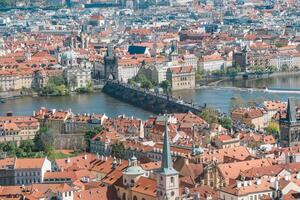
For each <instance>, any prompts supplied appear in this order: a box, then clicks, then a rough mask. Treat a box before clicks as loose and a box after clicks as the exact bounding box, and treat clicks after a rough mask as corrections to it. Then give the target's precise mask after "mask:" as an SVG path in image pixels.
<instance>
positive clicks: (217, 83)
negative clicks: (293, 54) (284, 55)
mask: <svg viewBox="0 0 300 200" xmlns="http://www.w3.org/2000/svg"><path fill="white" fill-rule="evenodd" d="M295 75H300V71H291V72H274V73H272V74H264V75H257V76H255V75H252V76H250V77H248V78H247V79H245V78H243V76H242V75H240V76H237V77H235V78H234V79H231V78H230V77H226V78H225V77H224V78H222V79H221V80H216V81H214V82H211V83H209V84H207V85H206V86H222V87H223V86H224V82H225V81H242V80H245V81H255V80H265V79H270V78H276V77H278V78H279V77H287V78H288V77H289V76H295ZM241 88H259V89H262V88H264V87H263V86H261V87H241Z"/></svg>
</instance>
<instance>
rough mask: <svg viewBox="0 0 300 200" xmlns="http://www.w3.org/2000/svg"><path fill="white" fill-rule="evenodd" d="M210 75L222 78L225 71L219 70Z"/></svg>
mask: <svg viewBox="0 0 300 200" xmlns="http://www.w3.org/2000/svg"><path fill="white" fill-rule="evenodd" d="M211 74H212V75H215V76H224V75H225V74H226V72H225V70H223V69H220V70H214V71H212V72H211Z"/></svg>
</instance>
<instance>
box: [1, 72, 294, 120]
mask: <svg viewBox="0 0 300 200" xmlns="http://www.w3.org/2000/svg"><path fill="white" fill-rule="evenodd" d="M220 86H225V87H227V88H211V87H207V88H201V89H197V90H185V91H180V92H175V93H174V95H175V96H181V97H182V98H183V99H185V100H187V101H191V100H193V102H196V103H197V104H199V105H203V104H204V103H206V104H207V105H209V106H212V107H215V108H217V109H219V110H220V111H222V112H228V110H229V108H230V102H231V98H232V97H235V96H239V97H241V98H242V99H244V100H246V101H253V100H255V101H257V100H258V101H262V100H266V99H269V100H272V99H273V100H275V99H279V100H283V101H287V98H288V97H296V98H298V99H300V94H283V93H267V92H264V91H262V90H255V89H253V90H252V89H251V90H249V89H238V88H232V87H231V86H239V87H260V88H261V87H268V88H272V87H276V88H300V76H299V75H295V76H290V77H275V78H270V79H263V80H248V81H235V82H230V81H228V82H223V83H221V84H220ZM42 106H43V107H48V108H57V109H69V108H70V109H72V111H74V112H75V113H102V114H103V113H105V114H106V115H108V116H111V117H114V116H118V115H122V114H125V115H127V116H129V117H131V116H135V117H138V118H141V119H146V118H147V117H149V115H151V114H152V113H150V112H147V111H144V110H142V109H140V108H137V107H134V106H132V105H129V104H127V103H124V102H121V101H118V100H116V99H114V98H112V97H109V96H107V95H106V94H103V93H101V92H99V93H94V94H82V95H73V96H65V97H23V98H20V99H15V100H9V101H7V102H6V103H3V104H1V103H0V114H1V115H4V114H5V113H6V112H8V111H12V112H13V113H14V114H15V115H30V114H32V111H33V110H36V109H38V108H40V107H42Z"/></svg>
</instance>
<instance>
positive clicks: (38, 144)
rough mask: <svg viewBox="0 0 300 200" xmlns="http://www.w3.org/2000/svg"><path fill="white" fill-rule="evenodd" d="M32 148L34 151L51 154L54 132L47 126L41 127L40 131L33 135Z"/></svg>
mask: <svg viewBox="0 0 300 200" xmlns="http://www.w3.org/2000/svg"><path fill="white" fill-rule="evenodd" d="M33 141H34V144H35V146H34V148H35V150H36V151H43V152H45V153H46V154H51V152H52V151H53V150H54V146H53V144H54V133H53V131H52V130H51V129H48V128H47V127H41V128H40V131H39V132H38V133H37V134H36V135H35V137H34V140H33Z"/></svg>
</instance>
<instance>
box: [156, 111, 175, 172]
mask: <svg viewBox="0 0 300 200" xmlns="http://www.w3.org/2000/svg"><path fill="white" fill-rule="evenodd" d="M160 173H163V174H166V175H167V174H177V173H178V172H177V171H176V170H175V169H174V168H173V167H172V157H171V150H170V143H169V134H168V119H167V117H166V119H165V134H164V144H163V153H162V163H161V170H160Z"/></svg>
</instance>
